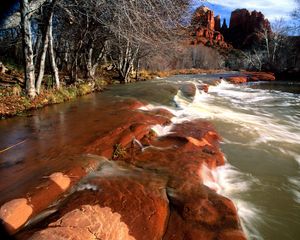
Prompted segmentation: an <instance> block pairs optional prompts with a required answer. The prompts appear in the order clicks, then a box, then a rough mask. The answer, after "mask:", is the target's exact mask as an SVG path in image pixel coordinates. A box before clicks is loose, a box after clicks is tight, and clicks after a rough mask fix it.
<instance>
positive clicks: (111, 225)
mask: <svg viewBox="0 0 300 240" xmlns="http://www.w3.org/2000/svg"><path fill="white" fill-rule="evenodd" d="M124 171H125V172H126V171H127V172H128V173H130V174H129V175H128V176H126V174H124V173H125V172H124ZM100 173H102V174H101V175H100V174H98V175H99V176H101V177H94V178H91V179H90V180H89V181H88V184H91V185H93V186H96V187H97V188H96V190H93V191H91V190H82V191H77V192H75V193H74V194H72V195H71V196H70V197H69V198H68V199H67V201H66V202H65V204H64V205H63V206H62V207H61V210H60V211H59V213H58V216H57V217H56V219H57V220H55V221H54V222H51V223H50V224H49V225H48V228H46V229H44V230H42V231H39V232H37V233H36V234H35V235H34V236H33V237H32V239H47V238H48V237H50V239H58V238H59V237H60V236H64V234H65V235H67V236H68V237H69V238H71V239H72V236H76V234H77V238H78V239H85V238H84V237H88V239H89V237H90V235H87V234H86V233H88V232H90V233H91V234H92V235H94V237H97V239H107V240H117V239H141V240H148V239H162V237H163V234H164V232H165V228H166V224H167V220H168V214H169V210H168V200H167V197H166V193H165V190H164V189H165V181H161V180H155V178H156V177H155V175H152V174H149V173H147V172H141V171H137V170H135V169H132V168H128V167H126V166H124V167H122V168H119V167H116V166H115V165H110V167H109V166H104V167H103V170H102V171H100ZM70 229H73V230H74V233H71V234H70V232H69V231H70ZM65 230H68V232H67V234H66V233H64V231H65ZM51 235H52V236H51ZM55 237H56V238H55ZM92 239H95V238H92Z"/></svg>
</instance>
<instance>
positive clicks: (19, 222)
mask: <svg viewBox="0 0 300 240" xmlns="http://www.w3.org/2000/svg"><path fill="white" fill-rule="evenodd" d="M32 213H33V209H32V206H30V204H29V202H28V200H27V199H26V198H21V199H14V200H12V201H10V202H7V203H5V204H4V205H2V206H1V209H0V218H1V219H2V221H3V222H4V224H5V226H6V227H7V230H8V231H9V232H11V233H13V232H15V231H16V229H18V228H20V227H21V226H23V225H24V224H25V223H26V222H27V221H28V219H29V218H30V216H31V215H32Z"/></svg>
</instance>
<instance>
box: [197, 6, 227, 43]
mask: <svg viewBox="0 0 300 240" xmlns="http://www.w3.org/2000/svg"><path fill="white" fill-rule="evenodd" d="M191 27H192V31H191V35H192V37H193V38H194V39H193V40H192V44H204V45H206V46H211V47H218V48H229V47H230V46H229V45H228V44H226V43H225V41H224V37H223V35H222V34H221V33H220V32H219V30H220V16H217V17H215V18H214V13H213V11H211V10H210V9H209V8H207V7H204V6H201V7H199V8H197V9H196V11H195V13H194V15H193V17H192V21H191Z"/></svg>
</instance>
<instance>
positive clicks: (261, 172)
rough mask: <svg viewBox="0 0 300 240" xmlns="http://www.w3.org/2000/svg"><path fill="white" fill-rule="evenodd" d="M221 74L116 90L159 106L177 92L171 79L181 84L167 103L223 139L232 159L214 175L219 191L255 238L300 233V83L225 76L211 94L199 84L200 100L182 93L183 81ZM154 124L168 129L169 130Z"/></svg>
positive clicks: (194, 81) (198, 81)
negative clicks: (246, 81)
mask: <svg viewBox="0 0 300 240" xmlns="http://www.w3.org/2000/svg"><path fill="white" fill-rule="evenodd" d="M219 77H220V75H215V76H213V75H207V76H205V75H194V76H176V77H172V78H169V79H167V80H158V81H155V82H147V83H142V84H137V85H135V86H134V89H129V88H127V89H126V90H124V88H122V91H121V88H116V89H114V90H113V91H114V93H115V94H117V95H120V96H129V95H130V96H134V97H138V98H139V99H144V100H146V101H148V102H150V103H152V104H151V105H150V106H148V108H153V107H155V106H159V105H160V106H161V105H162V104H161V102H162V100H161V99H160V98H161V95H164V94H166V92H169V93H171V92H173V88H172V87H170V86H169V84H171V85H173V86H174V84H175V85H178V86H179V91H178V92H177V94H176V95H175V97H174V98H172V100H171V101H170V97H166V98H165V99H164V104H163V106H165V107H166V108H168V109H169V110H171V111H172V112H173V113H174V114H175V115H176V117H175V118H174V119H173V122H174V123H176V122H182V121H186V120H192V119H196V118H202V119H205V120H209V121H211V122H212V123H213V124H214V126H215V127H216V129H217V131H218V132H219V133H220V135H221V136H222V137H223V141H222V146H221V147H222V150H223V152H224V153H225V156H226V159H227V164H226V165H225V166H223V167H220V168H218V170H217V171H216V172H215V173H214V175H215V176H216V177H217V178H218V180H219V186H218V191H219V193H221V194H223V195H225V196H227V197H229V198H231V199H232V200H233V201H234V202H235V204H236V206H237V208H238V212H239V215H240V218H241V220H242V225H243V228H244V230H245V231H246V232H247V235H248V237H249V239H266V240H269V239H270V240H276V239H278V240H282V239H285V240H288V239H291V240H292V239H293V240H296V239H299V237H300V85H299V83H298V84H297V83H286V82H281V83H280V82H276V83H259V84H251V85H232V84H229V83H226V82H224V81H222V82H221V83H220V84H219V85H217V86H211V87H210V89H209V93H208V94H206V93H203V92H201V91H199V90H197V91H196V95H195V97H194V98H189V97H187V96H186V95H185V94H184V93H183V92H182V91H180V86H181V85H182V84H186V83H189V84H194V85H196V86H198V85H201V83H203V82H204V83H206V82H210V81H211V80H213V79H218V78H219ZM145 91H146V92H145ZM159 96H160V97H159ZM156 130H157V131H158V132H160V134H166V132H167V131H168V130H169V129H165V128H164V129H156ZM208 185H209V183H208Z"/></svg>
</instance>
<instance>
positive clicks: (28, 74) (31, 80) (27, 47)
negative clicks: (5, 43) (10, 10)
mask: <svg viewBox="0 0 300 240" xmlns="http://www.w3.org/2000/svg"><path fill="white" fill-rule="evenodd" d="M29 12H30V8H29V4H28V0H21V25H22V36H23V38H22V40H23V54H24V71H25V81H26V91H27V93H28V95H29V97H31V98H34V97H35V96H36V89H35V72H34V63H33V50H32V32H31V25H30V18H29Z"/></svg>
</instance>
